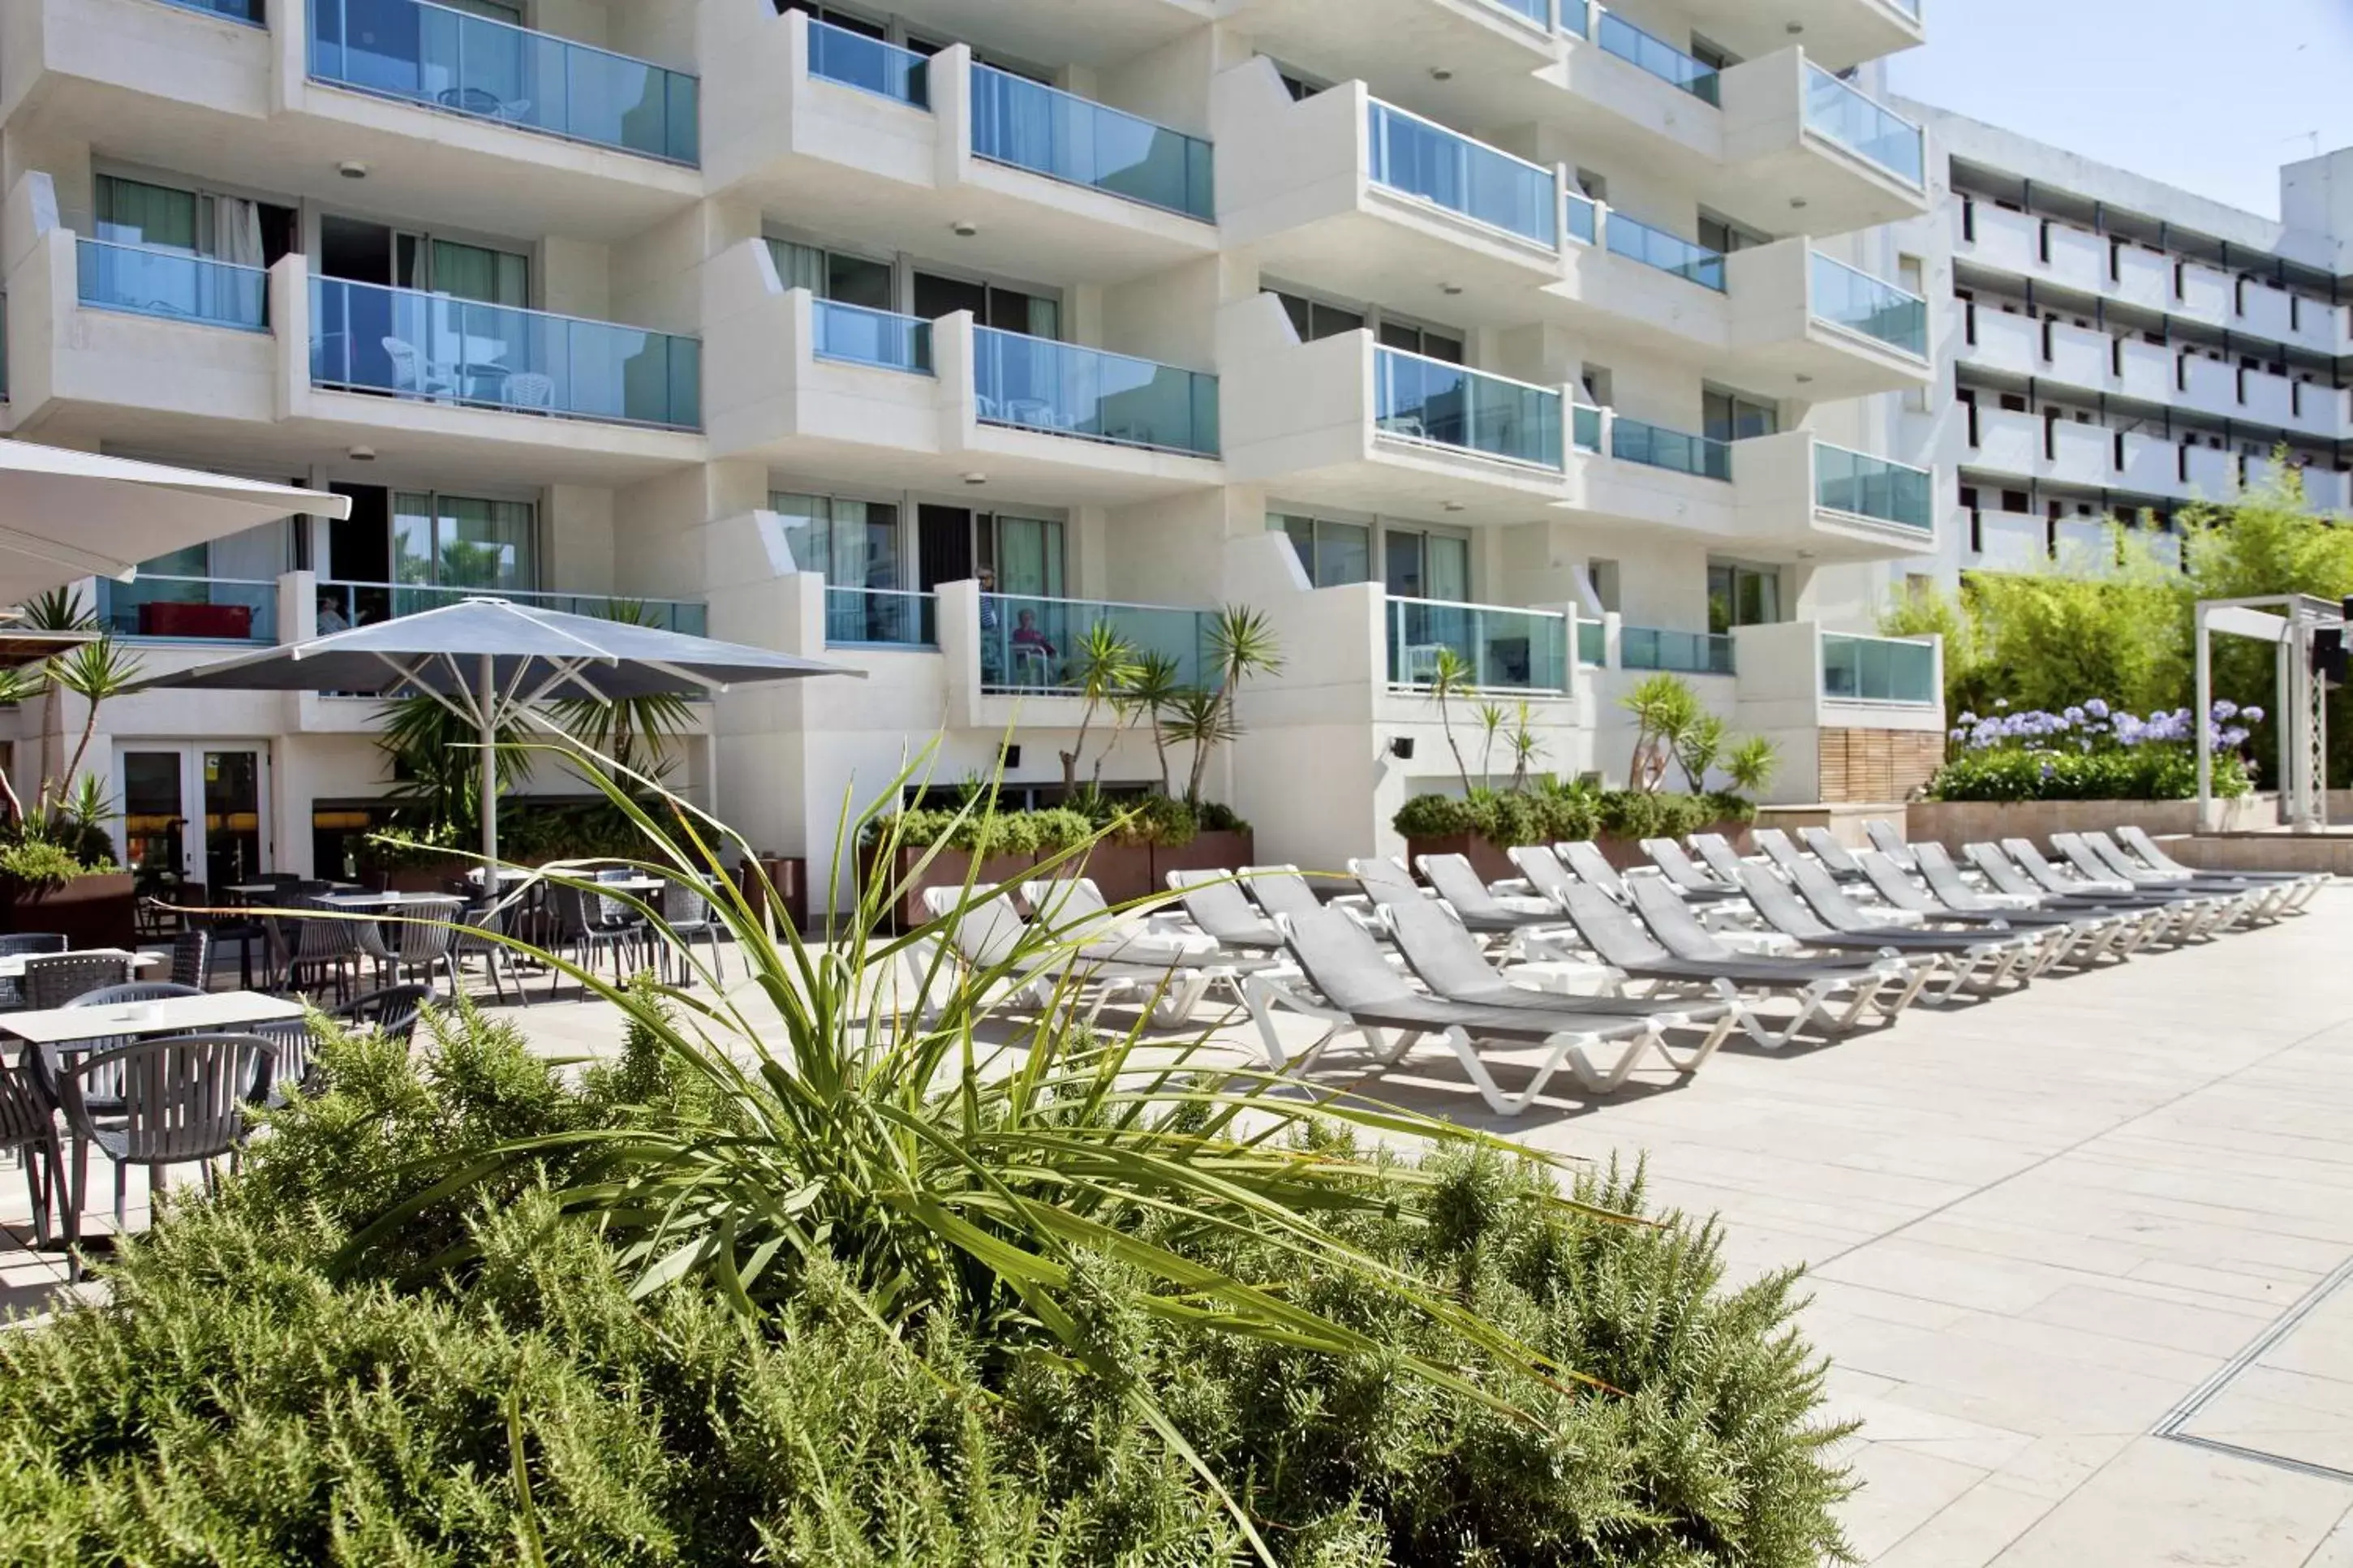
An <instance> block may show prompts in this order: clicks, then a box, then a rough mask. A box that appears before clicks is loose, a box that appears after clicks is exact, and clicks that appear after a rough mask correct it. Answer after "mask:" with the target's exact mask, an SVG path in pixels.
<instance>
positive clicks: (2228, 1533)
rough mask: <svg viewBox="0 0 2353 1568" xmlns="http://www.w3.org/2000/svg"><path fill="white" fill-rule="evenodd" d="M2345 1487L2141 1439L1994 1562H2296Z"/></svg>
mask: <svg viewBox="0 0 2353 1568" xmlns="http://www.w3.org/2000/svg"><path fill="white" fill-rule="evenodd" d="M2349 1502H2353V1487H2346V1486H2343V1485H2340V1484H2338V1483H2337V1482H2334V1481H2327V1480H2320V1479H2315V1478H2312V1477H2309V1476H2303V1475H2298V1474H2295V1473H2294V1472H2292V1471H2287V1470H2283V1469H2280V1468H2277V1467H2275V1466H2269V1465H2261V1464H2256V1463H2253V1462H2251V1461H2249V1460H2244V1459H2239V1458H2232V1457H2230V1456H2228V1455H2223V1454H2216V1453H2212V1452H2210V1451H2208V1450H2205V1449H2200V1448H2193V1447H2189V1445H2187V1444H2182V1443H2172V1442H2168V1441H2166V1440H2165V1439H2163V1438H2159V1437H2144V1438H2141V1439H2139V1440H2137V1441H2136V1442H2135V1443H2133V1444H2132V1445H2131V1446H2130V1447H2127V1448H2126V1450H2125V1451H2124V1452H2123V1453H2121V1454H2119V1455H2117V1456H2116V1458H2115V1459H2114V1460H2113V1461H2111V1462H2110V1463H2109V1464H2108V1465H2106V1466H2105V1467H2104V1468H2102V1469H2101V1470H2100V1471H2099V1472H2098V1473H2097V1474H2095V1475H2094V1476H2093V1477H2092V1478H2091V1479H2088V1480H2086V1481H2085V1482H2084V1484H2083V1485H2082V1486H2081V1487H2079V1488H2077V1489H2075V1490H2074V1491H2073V1492H2072V1493H2070V1494H2069V1495H2068V1496H2067V1497H2066V1498H2065V1499H2063V1500H2062V1501H2061V1502H2060V1503H2059V1504H2058V1505H2057V1506H2056V1507H2054V1508H2053V1509H2052V1510H2051V1511H2050V1512H2049V1513H2047V1514H2045V1515H2043V1516H2042V1519H2041V1520H2039V1521H2036V1522H2035V1523H2034V1524H2033V1525H2032V1526H2031V1527H2030V1528H2029V1529H2028V1530H2027V1531H2026V1532H2025V1533H2024V1534H2023V1535H2021V1536H2020V1537H2019V1538H2018V1539H2017V1540H2016V1541H2015V1542H2011V1544H2010V1546H2009V1547H2008V1548H2007V1549H2006V1550H2004V1551H2003V1552H2001V1554H2000V1555H1999V1556H1997V1557H1995V1558H1994V1559H1993V1560H1992V1561H1993V1563H1996V1564H1998V1565H1999V1568H2084V1565H2086V1564H2092V1563H2102V1564H2105V1563H2119V1564H2122V1563H2197V1564H2200V1565H2211V1568H2226V1565H2227V1568H2303V1564H2304V1563H2306V1560H2307V1559H2308V1558H2309V1557H2310V1556H2311V1554H2312V1552H2313V1551H2314V1550H2315V1549H2316V1547H2317V1546H2318V1545H2319V1543H2320V1542H2322V1541H2323V1540H2325V1539H2326V1538H2327V1535H2328V1533H2329V1531H2331V1530H2333V1529H2334V1528H2335V1527H2336V1525H2337V1521H2339V1520H2340V1519H2342V1518H2343V1517H2344V1514H2345V1510H2346V1508H2347V1506H2348V1503H2349Z"/></svg>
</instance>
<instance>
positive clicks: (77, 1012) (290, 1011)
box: [0, 991, 304, 1047]
mask: <svg viewBox="0 0 2353 1568" xmlns="http://www.w3.org/2000/svg"><path fill="white" fill-rule="evenodd" d="M303 1014H304V1008H303V1005H302V1004H301V1003H300V1002H297V1001H291V1000H290V999H288V998H286V997H283V996H267V995H264V994H262V993H260V992H259V991H209V992H206V994H203V995H201V996H166V997H164V999H162V1000H161V1001H156V1002H125V1003H121V1004H120V1005H115V1006H111V1007H45V1008H43V1009H41V1010H40V1011H39V1012H35V1013H0V1035H9V1036H13V1037H15V1038H16V1039H19V1040H23V1041H25V1042H26V1043H27V1044H28V1045H36V1046H52V1047H72V1046H73V1044H74V1043H75V1042H76V1041H79V1040H113V1039H120V1038H121V1037H124V1036H127V1035H129V1036H146V1035H195V1034H214V1033H218V1032H221V1031H224V1030H226V1031H228V1032H231V1033H236V1032H239V1031H242V1030H246V1029H249V1028H251V1027H252V1026H254V1025H256V1024H285V1023H291V1022H293V1021H294V1020H295V1019H298V1018H300V1017H301V1016H303Z"/></svg>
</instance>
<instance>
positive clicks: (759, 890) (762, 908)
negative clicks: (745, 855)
mask: <svg viewBox="0 0 2353 1568" xmlns="http://www.w3.org/2000/svg"><path fill="white" fill-rule="evenodd" d="M760 869H762V870H763V871H765V872H766V873H767V877H768V883H769V886H773V887H774V888H775V889H776V901H777V902H778V903H780V904H782V905H783V906H784V908H783V909H782V910H779V911H778V913H780V914H781V915H782V916H783V918H784V921H785V923H786V924H787V925H789V926H791V927H792V928H793V929H794V930H795V931H807V930H808V861H807V858H805V857H803V856H799V855H763V856H761V857H760ZM735 885H736V886H737V887H739V888H741V889H744V902H745V903H747V904H749V905H751V906H752V913H753V914H754V916H761V917H765V915H766V913H767V907H768V889H767V888H766V887H763V886H762V885H761V883H760V879H758V878H757V877H754V876H753V875H752V868H751V867H749V866H748V865H747V866H745V867H744V868H742V869H741V870H739V871H738V872H737V873H736V875H735Z"/></svg>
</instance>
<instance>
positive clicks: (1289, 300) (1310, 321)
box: [1274, 289, 1365, 343]
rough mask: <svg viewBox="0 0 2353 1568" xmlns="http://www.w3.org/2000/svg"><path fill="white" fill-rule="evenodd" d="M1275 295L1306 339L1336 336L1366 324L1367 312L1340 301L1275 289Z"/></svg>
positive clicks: (1359, 329) (1301, 337)
mask: <svg viewBox="0 0 2353 1568" xmlns="http://www.w3.org/2000/svg"><path fill="white" fill-rule="evenodd" d="M1274 297H1275V298H1276V299H1278V300H1282V313H1283V314H1284V315H1286V316H1289V317H1290V318H1291V330H1292V331H1294V332H1297V333H1298V334H1299V341H1300V342H1303V343H1312V342H1315V341H1317V340H1318V339H1320V338H1336V337H1338V336H1339V335H1340V334H1341V333H1343V332H1354V331H1361V330H1362V329H1363V327H1364V325H1365V316H1364V312H1363V311H1361V310H1349V309H1347V308H1346V307H1345V306H1341V305H1327V304H1325V303H1324V301H1323V300H1311V299H1309V298H1307V296H1305V295H1304V294H1293V293H1290V292H1288V291H1286V290H1283V289H1276V290H1275V291H1274Z"/></svg>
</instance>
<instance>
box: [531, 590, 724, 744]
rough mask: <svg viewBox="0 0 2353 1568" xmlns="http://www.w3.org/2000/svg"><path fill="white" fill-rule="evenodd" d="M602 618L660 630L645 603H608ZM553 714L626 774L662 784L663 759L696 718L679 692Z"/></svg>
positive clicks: (557, 709) (560, 705) (577, 703)
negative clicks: (642, 776)
mask: <svg viewBox="0 0 2353 1568" xmlns="http://www.w3.org/2000/svg"><path fill="white" fill-rule="evenodd" d="M598 614H599V615H601V616H603V617H604V618H605V619H607V620H611V621H620V622H623V623H625V624H627V625H629V626H655V627H659V626H660V622H659V619H657V618H656V616H654V614H653V612H652V611H651V610H650V609H649V608H648V606H647V605H646V604H645V602H644V601H643V600H640V599H607V600H606V601H605V602H604V605H603V607H602V609H601V610H599V612H598ZM548 710H549V712H550V714H551V715H552V716H553V717H554V720H555V721H556V722H557V723H558V724H560V725H562V726H563V727H564V730H565V732H566V733H568V734H570V735H571V736H572V737H573V738H574V739H575V740H576V741H578V742H580V743H581V744H582V745H584V746H586V747H587V748H588V750H590V751H591V752H596V754H597V755H599V756H602V757H608V758H610V759H611V760H612V761H613V762H614V763H617V764H618V765H619V766H620V767H621V768H622V769H623V770H624V771H626V772H628V773H644V774H647V775H649V776H650V777H653V778H657V779H659V778H661V777H664V776H665V775H667V774H668V773H669V772H670V758H668V757H665V756H664V755H663V752H664V750H665V748H666V747H667V746H668V744H669V742H671V741H673V740H675V739H677V738H678V737H679V736H680V735H682V734H684V733H685V732H686V730H687V727H688V725H689V724H691V722H692V721H693V719H694V710H693V708H692V707H691V705H690V704H689V703H688V702H687V700H686V699H685V698H683V697H681V696H679V695H678V694H677V693H675V692H662V693H659V694H657V695H654V696H650V697H625V698H622V699H620V700H617V701H613V702H596V701H591V700H588V699H586V698H579V699H575V700H565V701H560V702H554V703H550V704H549V706H548Z"/></svg>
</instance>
